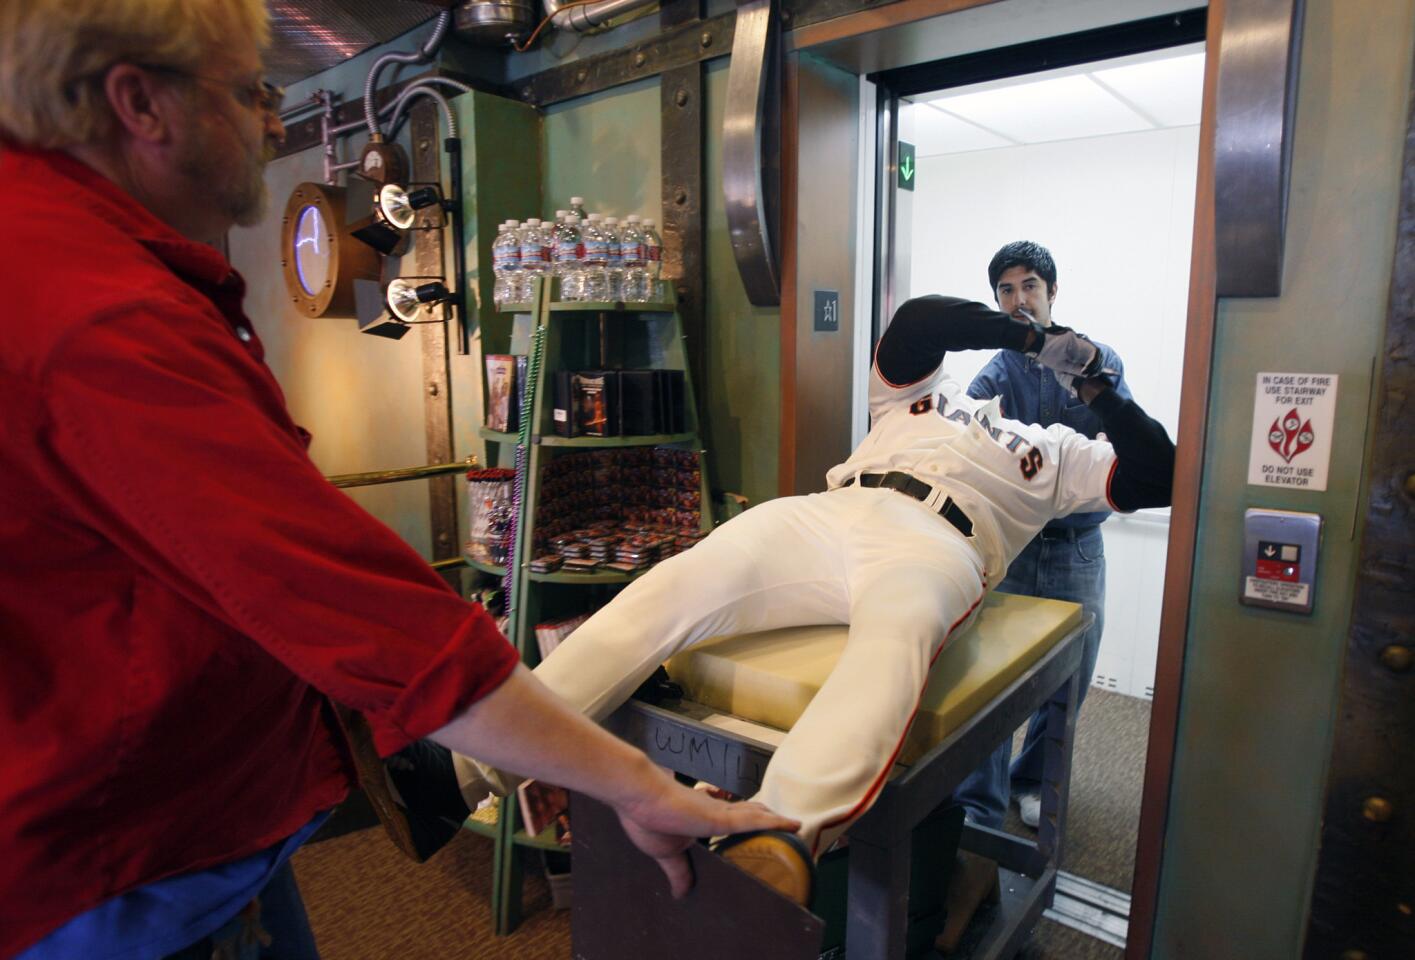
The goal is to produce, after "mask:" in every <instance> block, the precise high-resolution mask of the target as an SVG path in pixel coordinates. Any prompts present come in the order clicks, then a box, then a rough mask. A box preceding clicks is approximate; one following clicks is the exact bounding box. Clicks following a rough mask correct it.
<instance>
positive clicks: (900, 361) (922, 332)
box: [875, 296, 1031, 384]
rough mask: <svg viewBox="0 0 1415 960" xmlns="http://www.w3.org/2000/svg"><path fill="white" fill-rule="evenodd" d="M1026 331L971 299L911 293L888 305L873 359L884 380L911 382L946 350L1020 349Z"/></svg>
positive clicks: (935, 363) (1028, 328)
mask: <svg viewBox="0 0 1415 960" xmlns="http://www.w3.org/2000/svg"><path fill="white" fill-rule="evenodd" d="M1030 331H1031V326H1030V325H1029V324H1025V323H1022V322H1020V321H1017V320H1013V319H1012V318H1011V317H1009V316H1008V315H1007V314H1005V313H999V312H998V311H996V310H993V309H991V308H989V307H986V306H984V305H983V304H981V303H977V302H974V301H972V300H960V299H958V298H957V297H939V296H928V297H915V298H914V299H913V300H907V301H905V302H904V303H903V304H902V305H901V306H900V307H899V309H898V310H896V311H894V319H893V320H891V321H890V324H889V328H888V329H887V330H885V331H884V335H883V336H882V337H880V339H879V347H878V348H877V349H876V351H875V363H876V365H877V366H878V367H879V372H880V376H882V377H884V379H885V380H886V381H887V382H889V383H892V384H906V383H913V382H915V381H916V380H921V379H923V378H924V377H926V376H928V375H929V374H931V373H933V372H934V371H935V370H937V369H938V365H939V364H940V363H942V362H943V355H944V354H945V353H947V352H948V351H949V350H989V349H991V350H997V349H1002V348H1007V349H1010V350H1021V349H1022V348H1023V347H1024V346H1025V345H1026V343H1027V336H1028V334H1029V332H1030Z"/></svg>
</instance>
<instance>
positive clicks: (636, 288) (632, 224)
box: [619, 214, 648, 303]
mask: <svg viewBox="0 0 1415 960" xmlns="http://www.w3.org/2000/svg"><path fill="white" fill-rule="evenodd" d="M646 246H647V245H646V244H645V243H644V228H643V227H642V226H641V225H640V223H639V217H638V215H637V214H630V215H629V217H627V218H626V219H625V222H624V229H623V231H622V232H621V233H620V235H619V248H620V251H621V256H622V257H623V260H624V302H625V303H643V302H644V301H645V300H647V299H648V271H647V270H646V269H645V267H647V266H648V250H647V249H646Z"/></svg>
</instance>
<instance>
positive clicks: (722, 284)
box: [703, 58, 781, 503]
mask: <svg viewBox="0 0 1415 960" xmlns="http://www.w3.org/2000/svg"><path fill="white" fill-rule="evenodd" d="M703 93H704V103H703V107H704V110H703V116H704V123H705V126H706V129H705V130H704V133H703V136H704V143H705V145H706V153H707V155H706V156H705V157H704V158H703V159H704V163H703V180H704V182H705V189H706V191H707V195H706V196H705V197H704V198H703V209H704V210H705V211H706V214H707V243H706V247H707V249H706V251H705V257H704V262H705V263H706V265H707V267H706V269H707V304H706V307H707V309H706V318H707V337H708V343H707V361H708V366H707V380H708V382H707V387H706V390H707V393H706V397H705V400H706V403H705V408H706V410H707V421H708V424H707V444H708V454H709V456H710V457H712V459H713V462H714V463H716V465H717V467H716V471H715V476H714V479H715V482H716V483H717V485H718V487H719V488H721V489H723V490H730V491H733V492H735V493H741V494H745V495H746V497H747V498H748V500H750V501H751V502H752V503H761V502H762V501H763V500H770V499H771V498H772V497H775V496H776V495H777V458H778V455H779V452H780V451H779V443H778V441H779V438H780V435H781V311H780V310H777V309H775V308H772V307H754V306H752V304H751V303H750V302H748V300H747V291H746V290H745V289H744V288H743V286H742V278H741V276H740V275H739V274H738V273H737V260H736V258H735V257H734V256H733V253H732V238H731V235H730V234H729V233H728V231H727V210H726V206H725V202H724V200H723V195H722V118H723V114H724V112H725V110H724V107H725V105H726V102H727V60H726V59H725V58H723V59H718V60H713V61H712V62H710V63H709V64H708V65H707V75H706V77H705V78H704V82H703Z"/></svg>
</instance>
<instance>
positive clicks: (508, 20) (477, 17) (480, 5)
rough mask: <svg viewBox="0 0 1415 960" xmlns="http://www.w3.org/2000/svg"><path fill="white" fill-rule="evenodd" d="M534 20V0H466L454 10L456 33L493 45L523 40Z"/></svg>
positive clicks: (465, 37)
mask: <svg viewBox="0 0 1415 960" xmlns="http://www.w3.org/2000/svg"><path fill="white" fill-rule="evenodd" d="M535 23H536V4H535V0H467V2H465V3H459V4H457V6H456V7H455V8H454V9H453V11H452V30H453V31H454V32H455V33H456V34H457V36H459V37H461V38H462V39H464V40H470V41H471V42H473V43H481V44H487V45H491V46H498V45H505V44H508V43H518V42H520V41H522V40H524V39H525V38H526V35H527V34H529V33H530V32H531V28H532V27H533V26H535Z"/></svg>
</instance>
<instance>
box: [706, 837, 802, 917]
mask: <svg viewBox="0 0 1415 960" xmlns="http://www.w3.org/2000/svg"><path fill="white" fill-rule="evenodd" d="M713 850H714V851H715V852H716V853H717V854H718V855H719V856H721V857H722V859H724V860H726V861H727V862H728V863H730V864H732V865H733V866H735V867H736V868H737V869H739V870H741V871H743V872H744V873H749V874H751V875H752V876H754V877H756V878H757V879H758V880H760V881H761V882H762V883H764V884H766V885H767V886H768V887H771V888H772V889H773V890H775V891H776V892H777V893H779V894H781V895H782V896H783V897H785V898H786V899H788V900H790V901H791V902H792V903H795V904H797V905H798V906H802V907H804V906H807V905H808V904H809V903H810V902H811V894H812V892H813V888H814V886H815V872H816V870H815V862H814V861H813V860H812V859H811V852H810V850H808V849H807V848H806V844H805V842H804V841H802V839H801V838H800V837H798V836H796V834H794V833H786V832H784V831H781V830H762V831H759V832H756V833H739V834H734V835H732V836H730V837H725V838H724V839H722V840H721V841H719V842H718V843H717V844H716V845H714V846H713Z"/></svg>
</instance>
